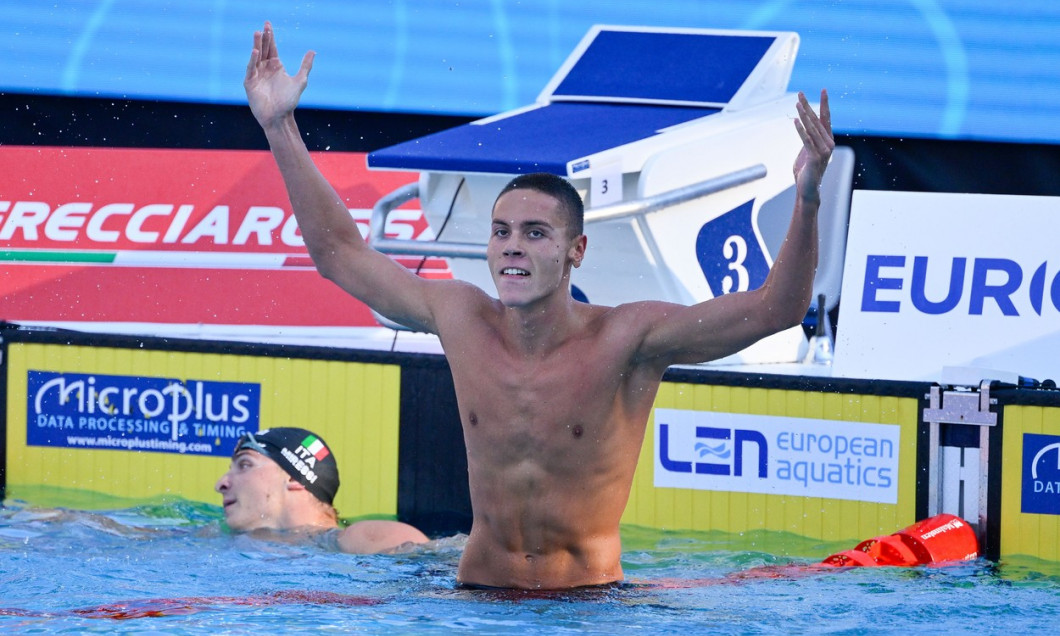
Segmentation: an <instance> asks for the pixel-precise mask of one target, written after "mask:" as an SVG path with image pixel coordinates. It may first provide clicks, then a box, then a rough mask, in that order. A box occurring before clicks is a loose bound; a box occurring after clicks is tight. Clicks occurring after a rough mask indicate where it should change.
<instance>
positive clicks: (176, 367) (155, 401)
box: [6, 342, 401, 518]
mask: <svg viewBox="0 0 1060 636" xmlns="http://www.w3.org/2000/svg"><path fill="white" fill-rule="evenodd" d="M6 367H7V395H6V408H7V413H6V416H7V434H6V447H7V449H6V450H7V462H6V498H7V499H13V500H23V501H27V502H28V503H31V504H36V505H76V507H78V508H97V509H98V508H112V507H124V506H130V505H137V504H140V503H148V502H152V503H153V502H159V501H173V500H190V501H196V502H204V503H210V504H217V505H220V496H219V495H218V494H217V493H216V492H214V490H213V487H214V483H215V482H216V481H217V479H218V478H219V477H220V476H221V474H222V473H224V472H225V470H227V467H228V463H229V457H230V454H231V452H232V449H233V448H234V445H235V442H236V440H237V439H238V437H239V436H240V435H242V434H243V433H244V432H245V431H247V430H250V431H252V432H253V431H257V430H262V429H266V428H270V427H277V426H296V427H300V428H306V429H309V430H311V431H313V432H314V433H316V434H318V435H319V436H321V437H323V439H324V440H326V442H327V443H328V445H329V446H330V447H331V448H332V449H333V451H334V453H335V455H336V459H337V461H338V465H339V474H340V478H341V487H340V488H339V492H338V496H337V497H336V500H335V507H336V508H337V509H338V510H339V514H340V515H341V516H342V517H344V518H353V517H360V516H370V515H383V516H393V515H395V514H396V509H397V472H398V428H399V408H400V385H401V369H400V367H399V366H397V365H393V364H376V363H366V362H349V361H342V360H329V359H309V358H298V357H288V356H277V355H260V356H259V355H240V354H233V353H228V352H225V353H221V352H209V351H204V352H196V351H183V350H182V351H173V350H159V349H153V350H148V349H143V348H119V347H114V348H111V347H106V346H76V345H67V344H52V343H24V342H12V343H9V346H8V359H7V360H6ZM67 501H69V502H76V503H71V504H66V503H65V502H67Z"/></svg>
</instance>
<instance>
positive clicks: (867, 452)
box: [654, 409, 901, 504]
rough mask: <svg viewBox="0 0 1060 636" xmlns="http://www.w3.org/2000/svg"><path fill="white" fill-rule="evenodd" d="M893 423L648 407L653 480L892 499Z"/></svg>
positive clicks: (769, 491) (669, 483) (665, 483)
mask: <svg viewBox="0 0 1060 636" xmlns="http://www.w3.org/2000/svg"><path fill="white" fill-rule="evenodd" d="M900 432H901V431H900V428H899V427H898V426H895V425H890V424H865V423H861V422H842V421H836V420H817V419H808V418H798V417H774V416H767V415H747V414H741V413H713V412H707V411H684V410H675V409H655V482H654V483H655V487H656V488H689V489H694V490H716V491H723V492H752V493H763V494H770V495H795V496H799V497H823V498H826V499H847V500H853V501H870V502H875V503H889V504H893V503H897V501H898V456H899V438H900Z"/></svg>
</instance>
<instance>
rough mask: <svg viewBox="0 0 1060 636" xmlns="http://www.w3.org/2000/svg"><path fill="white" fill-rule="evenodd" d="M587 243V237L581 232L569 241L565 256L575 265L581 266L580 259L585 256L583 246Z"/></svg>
mask: <svg viewBox="0 0 1060 636" xmlns="http://www.w3.org/2000/svg"><path fill="white" fill-rule="evenodd" d="M588 243H589V237H587V236H585V235H584V234H582V235H581V236H579V237H578V238H576V239H574V240H573V241H572V242H571V246H570V249H569V250H568V251H567V257H568V258H569V259H570V261H571V263H572V264H573V265H574V266H575V267H581V264H582V259H583V258H585V248H586V246H587V245H588Z"/></svg>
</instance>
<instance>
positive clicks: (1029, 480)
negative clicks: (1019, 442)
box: [1020, 433, 1060, 515]
mask: <svg viewBox="0 0 1060 636" xmlns="http://www.w3.org/2000/svg"><path fill="white" fill-rule="evenodd" d="M1021 494H1022V497H1021V498H1020V511H1021V512H1025V513H1036V514H1044V515H1060V437H1058V436H1056V435H1037V434H1034V433H1024V434H1023V485H1022V493H1021Z"/></svg>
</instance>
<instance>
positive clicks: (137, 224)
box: [0, 147, 450, 327]
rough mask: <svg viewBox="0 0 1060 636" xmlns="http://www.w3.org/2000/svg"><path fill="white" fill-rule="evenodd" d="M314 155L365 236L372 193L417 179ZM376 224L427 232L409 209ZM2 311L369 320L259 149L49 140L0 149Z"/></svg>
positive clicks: (397, 233) (187, 320) (257, 320)
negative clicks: (311, 242) (311, 251)
mask: <svg viewBox="0 0 1060 636" xmlns="http://www.w3.org/2000/svg"><path fill="white" fill-rule="evenodd" d="M313 159H314V161H315V162H316V164H317V165H318V166H319V168H320V170H321V171H322V172H323V173H324V175H325V176H326V177H327V179H328V180H329V181H330V182H331V183H332V185H334V186H335V189H336V190H337V191H338V193H339V195H340V196H341V197H342V199H343V200H344V201H345V203H346V206H347V207H348V208H349V209H350V213H351V215H353V216H354V218H355V219H357V221H358V224H359V225H360V226H361V231H362V234H364V235H366V236H367V234H368V220H369V217H370V214H371V208H372V206H373V205H374V204H375V202H376V201H377V200H378V199H379V198H380V197H382V196H383V195H385V194H387V193H388V192H391V191H393V190H394V189H396V188H398V187H400V186H402V185H404V184H407V183H410V182H412V181H414V180H415V179H416V175H415V174H414V173H407V172H376V171H369V170H368V169H367V168H366V167H365V159H364V155H363V154H361V153H315V154H314V156H313ZM386 234H387V235H388V236H390V237H394V238H402V239H420V240H430V239H432V238H433V234H432V233H431V231H430V229H429V228H428V226H427V223H426V221H425V220H424V218H423V215H422V214H421V213H420V211H419V210H415V209H401V210H397V211H395V212H394V213H392V214H391V215H390V218H389V219H388V227H387V228H386ZM400 260H402V262H404V263H405V264H406V265H407V266H409V267H411V268H413V269H415V270H416V271H418V272H419V273H420V275H423V276H429V277H448V276H450V274H449V271H448V267H447V266H446V264H445V262H444V261H442V260H439V259H420V258H408V259H400ZM0 319H3V320H9V321H14V322H17V321H45V322H48V321H77V322H147V323H172V324H206V325H285V326H303V327H311V326H343V327H347V326H375V325H376V322H375V320H374V319H373V318H372V317H371V313H370V312H369V311H368V309H367V308H366V307H365V306H364V305H362V304H361V303H359V302H357V301H356V300H354V299H353V298H351V297H349V296H348V295H347V294H345V293H344V292H342V290H340V289H339V288H337V287H336V286H334V285H333V284H332V283H330V282H328V281H326V280H324V279H323V278H322V277H321V276H320V275H319V274H317V273H316V271H315V269H314V268H313V266H312V263H311V261H310V260H309V257H308V254H307V253H306V250H305V246H304V244H303V243H302V238H301V234H300V232H299V231H298V227H297V224H296V223H295V220H294V216H293V215H292V213H291V206H290V203H289V201H288V199H287V194H286V191H285V189H284V186H283V181H282V180H281V178H280V174H279V171H278V170H277V168H276V166H275V163H274V162H273V160H272V157H271V156H270V154H269V153H267V152H259V151H219V150H144V149H115V148H55V147H48V148H37V147H2V148H0Z"/></svg>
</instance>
